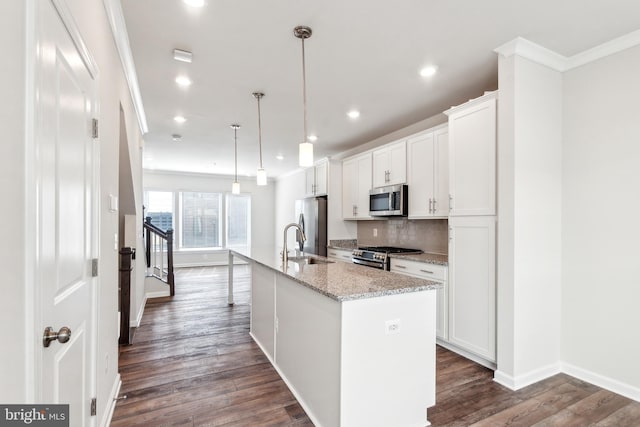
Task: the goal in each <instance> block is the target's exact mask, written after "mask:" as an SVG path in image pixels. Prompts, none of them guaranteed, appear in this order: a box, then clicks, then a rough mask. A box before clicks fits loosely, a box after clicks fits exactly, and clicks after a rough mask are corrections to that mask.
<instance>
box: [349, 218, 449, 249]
mask: <svg viewBox="0 0 640 427" xmlns="http://www.w3.org/2000/svg"><path fill="white" fill-rule="evenodd" d="M376 230H377V236H376V237H374V235H373V234H374V231H376ZM358 244H359V245H365V246H398V247H403V248H411V249H421V250H423V251H424V252H431V253H437V254H447V252H448V250H449V234H448V221H447V220H446V219H424V220H409V219H389V220H380V221H378V220H375V221H358Z"/></svg>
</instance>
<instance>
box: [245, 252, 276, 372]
mask: <svg viewBox="0 0 640 427" xmlns="http://www.w3.org/2000/svg"><path fill="white" fill-rule="evenodd" d="M275 307H276V273H274V272H273V271H272V270H270V269H268V268H266V267H263V266H261V265H260V264H257V263H251V317H250V322H251V324H250V333H251V336H252V337H253V339H254V340H256V342H257V343H258V344H260V347H262V350H263V351H264V352H265V354H266V355H267V357H268V358H269V360H270V361H271V362H273V361H274V359H275V332H274V329H275V316H276V313H275Z"/></svg>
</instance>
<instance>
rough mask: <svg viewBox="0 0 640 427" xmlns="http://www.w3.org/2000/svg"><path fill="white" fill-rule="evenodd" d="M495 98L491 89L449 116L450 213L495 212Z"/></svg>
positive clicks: (486, 213)
mask: <svg viewBox="0 0 640 427" xmlns="http://www.w3.org/2000/svg"><path fill="white" fill-rule="evenodd" d="M496 98H497V92H491V93H488V94H486V95H484V96H481V97H480V98H476V99H474V100H471V101H469V102H467V103H465V104H462V105H460V106H457V107H453V108H451V109H449V110H447V111H445V114H447V115H448V116H449V194H450V200H449V216H469V215H495V214H496Z"/></svg>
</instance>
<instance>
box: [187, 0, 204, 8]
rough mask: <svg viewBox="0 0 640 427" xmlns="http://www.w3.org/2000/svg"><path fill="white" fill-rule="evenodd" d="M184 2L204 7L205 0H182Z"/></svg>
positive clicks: (192, 5)
mask: <svg viewBox="0 0 640 427" xmlns="http://www.w3.org/2000/svg"><path fill="white" fill-rule="evenodd" d="M182 2H183V3H184V4H186V5H189V6H191V7H202V6H204V0H182Z"/></svg>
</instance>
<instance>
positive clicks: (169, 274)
mask: <svg viewBox="0 0 640 427" xmlns="http://www.w3.org/2000/svg"><path fill="white" fill-rule="evenodd" d="M167 283H169V292H170V295H171V296H174V295H175V294H176V292H175V286H174V278H173V228H170V229H168V230H167Z"/></svg>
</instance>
